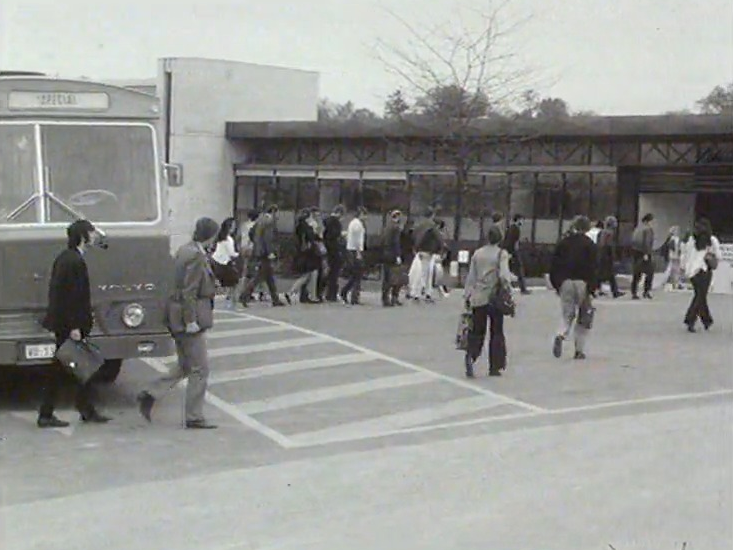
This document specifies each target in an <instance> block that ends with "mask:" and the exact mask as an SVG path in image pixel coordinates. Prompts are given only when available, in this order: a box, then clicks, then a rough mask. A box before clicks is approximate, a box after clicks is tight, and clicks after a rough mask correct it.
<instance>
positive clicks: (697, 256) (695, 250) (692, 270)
mask: <svg viewBox="0 0 733 550" xmlns="http://www.w3.org/2000/svg"><path fill="white" fill-rule="evenodd" d="M721 259H722V255H721V252H720V242H719V241H718V239H717V238H716V237H715V236H714V235H713V231H712V227H711V225H710V221H709V220H707V219H706V218H700V219H699V220H698V221H697V222H696V223H695V228H694V230H693V232H692V236H691V237H690V238H689V239H688V240H687V242H686V243H685V245H684V248H683V250H682V269H683V270H684V273H685V276H686V277H687V279H688V280H689V281H690V282H691V283H692V288H693V290H694V293H695V294H694V296H693V297H692V301H691V302H690V307H688V308H687V313H686V314H685V321H684V322H685V325H687V330H688V331H689V332H695V323H696V322H697V319H698V318H699V319H700V321H701V322H702V325H703V327H705V330H708V329H709V328H710V327H711V326H712V324H713V317H712V315H711V313H710V307H709V306H708V292H709V291H710V283H712V280H713V270H714V269H715V267H716V266H717V264H718V262H720V260H721Z"/></svg>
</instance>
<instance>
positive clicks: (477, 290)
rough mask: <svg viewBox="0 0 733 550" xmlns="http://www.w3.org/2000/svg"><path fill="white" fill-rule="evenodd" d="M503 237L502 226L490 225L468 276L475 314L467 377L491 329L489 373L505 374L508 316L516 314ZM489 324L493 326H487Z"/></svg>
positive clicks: (467, 289)
mask: <svg viewBox="0 0 733 550" xmlns="http://www.w3.org/2000/svg"><path fill="white" fill-rule="evenodd" d="M502 239H503V235H502V233H501V230H500V229H499V228H498V227H495V226H493V227H491V228H489V235H488V241H489V242H488V244H486V245H484V246H482V247H481V248H479V249H478V250H476V251H475V252H474V253H473V256H472V257H471V263H470V266H469V269H468V275H467V276H466V284H465V290H464V299H465V302H466V309H468V310H470V311H471V313H472V320H471V321H472V322H471V329H470V332H469V335H468V346H467V347H468V349H467V350H466V356H465V367H466V376H467V377H468V378H473V376H474V373H473V365H474V363H475V362H476V360H477V359H478V358H479V356H480V355H481V349H482V348H483V345H484V340H485V339H486V330H487V328H488V329H489V376H501V371H503V370H504V369H506V359H507V350H506V338H505V337H504V316H505V315H512V314H513V302H512V300H511V272H510V271H509V253H508V252H507V251H506V250H503V249H502V248H500V246H499V244H500V243H501V241H502ZM487 324H488V325H489V326H488V327H487Z"/></svg>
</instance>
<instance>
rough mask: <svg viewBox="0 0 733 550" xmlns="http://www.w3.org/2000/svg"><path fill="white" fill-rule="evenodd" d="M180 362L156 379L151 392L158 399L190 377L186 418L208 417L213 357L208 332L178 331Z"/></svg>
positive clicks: (187, 419)
mask: <svg viewBox="0 0 733 550" xmlns="http://www.w3.org/2000/svg"><path fill="white" fill-rule="evenodd" d="M174 340H175V343H176V354H177V355H178V362H177V364H176V366H175V367H173V368H171V370H170V371H169V372H168V374H165V375H163V376H161V377H160V378H158V379H157V380H155V381H154V382H153V383H152V384H151V385H150V387H149V388H148V390H147V392H148V393H149V394H150V395H152V396H153V397H154V398H155V399H156V400H158V399H161V398H162V397H163V396H164V395H165V394H167V393H168V392H169V391H170V390H172V389H173V388H174V387H176V385H178V383H179V382H181V381H182V380H184V379H188V384H187V386H186V407H185V408H186V421H187V422H191V421H193V422H195V421H201V420H204V398H205V397H206V387H207V385H208V380H209V358H208V352H207V349H206V334H205V332H199V333H197V334H177V335H175V336H174Z"/></svg>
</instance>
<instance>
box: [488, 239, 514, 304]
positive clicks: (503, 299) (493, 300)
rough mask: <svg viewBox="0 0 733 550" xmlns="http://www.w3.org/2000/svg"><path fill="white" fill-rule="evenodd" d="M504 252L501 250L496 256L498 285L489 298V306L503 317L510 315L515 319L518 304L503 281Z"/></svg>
mask: <svg viewBox="0 0 733 550" xmlns="http://www.w3.org/2000/svg"><path fill="white" fill-rule="evenodd" d="M502 252H503V250H499V253H498V254H497V256H496V262H497V266H496V270H497V277H496V285H495V286H494V290H493V291H492V293H491V296H490V297H489V305H490V306H491V307H492V308H493V309H495V310H496V311H498V312H499V313H501V314H502V315H509V316H510V317H514V315H515V314H516V312H517V304H516V303H515V302H514V297H513V296H512V289H511V288H510V287H509V286H508V285H507V284H506V283H505V282H504V281H502V279H501V253H502Z"/></svg>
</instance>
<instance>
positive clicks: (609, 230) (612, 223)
mask: <svg viewBox="0 0 733 550" xmlns="http://www.w3.org/2000/svg"><path fill="white" fill-rule="evenodd" d="M603 226H604V227H603V231H601V233H600V235H598V279H599V281H598V284H599V288H600V285H601V284H602V283H608V285H609V286H610V287H611V294H612V295H613V297H614V298H620V297H621V296H624V295H625V294H626V293H625V292H621V291H620V290H619V289H618V283H617V281H616V261H617V253H616V229H617V228H618V220H616V218H615V217H614V216H608V217H607V218H606V220H605V223H604V224H603ZM599 294H601V293H600V292H599Z"/></svg>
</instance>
